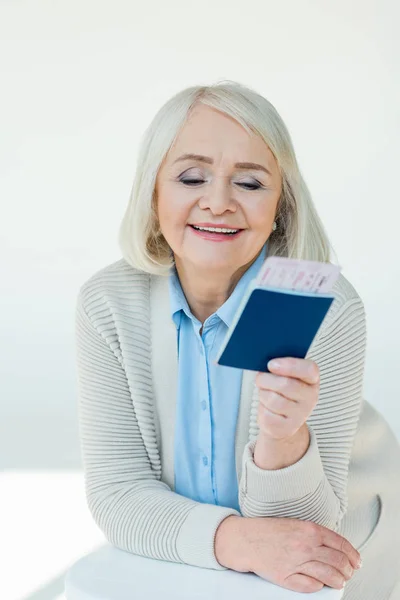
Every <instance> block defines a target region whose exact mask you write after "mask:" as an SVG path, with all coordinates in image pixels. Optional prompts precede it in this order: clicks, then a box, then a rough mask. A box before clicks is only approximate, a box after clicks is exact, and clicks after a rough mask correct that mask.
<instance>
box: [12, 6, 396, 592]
mask: <svg viewBox="0 0 400 600" xmlns="http://www.w3.org/2000/svg"><path fill="white" fill-rule="evenodd" d="M399 17H400V15H399V5H398V3H397V2H396V0H393V1H388V0H386V1H385V0H352V1H351V2H348V0H329V1H323V0H322V1H321V0H279V1H276V0H275V1H272V0H259V1H255V0H249V1H247V2H242V1H240V2H238V1H236V0H229V2H228V1H225V0H219V1H218V0H214V1H211V0H203V1H202V2H196V3H195V2H189V1H188V0H185V1H183V0H182V1H177V0H169V1H168V2H162V1H161V0H159V1H158V2H144V3H138V2H134V1H132V0H131V1H122V0H113V1H109V2H104V1H100V0H90V1H88V0H80V1H79V2H78V1H77V0H68V2H67V1H50V0H49V1H46V2H45V1H37V0H36V1H33V0H32V1H30V2H27V1H19V0H14V1H11V0H10V1H0V66H1V73H0V75H1V94H0V199H1V220H0V236H1V238H0V244H1V247H0V250H1V253H0V269H1V270H0V275H1V312H0V315H1V317H0V318H1V340H2V344H1V360H0V370H1V373H0V376H1V395H0V402H1V419H0V427H1V431H0V434H1V435H0V444H1V447H0V461H1V472H0V477H1V482H0V484H1V493H0V509H1V510H0V519H1V522H0V528H1V529H0V530H1V541H0V550H1V551H4V552H7V561H8V564H7V569H5V570H4V573H3V574H2V577H1V582H0V588H4V590H1V591H0V596H1V597H2V598H6V599H7V600H15V599H19V598H25V599H26V600H27V599H28V598H29V599H30V600H47V599H50V598H56V597H58V595H60V594H61V593H62V589H63V587H62V581H63V576H64V572H65V569H67V568H68V566H69V565H70V564H72V563H73V562H74V561H75V560H76V559H77V558H78V557H79V556H81V555H82V554H84V553H86V552H87V551H88V550H89V549H90V548H91V547H92V546H94V545H95V544H97V543H101V542H102V541H103V540H104V538H103V536H102V534H101V532H99V530H98V529H97V527H96V526H95V525H94V524H93V523H92V522H91V517H90V514H89V512H88V510H87V508H86V504H85V498H84V492H83V477H82V471H81V462H80V454H79V446H78V433H77V414H76V402H77V391H76V372H75V347H74V309H75V301H76V296H77V293H78V289H79V287H80V285H82V283H83V282H84V281H85V280H86V279H87V278H88V277H89V276H91V275H92V274H93V273H94V272H95V271H96V270H98V269H100V268H102V267H103V266H105V265H106V264H109V263H111V262H113V261H115V260H118V259H119V258H120V257H121V254H120V251H119V247H118V243H117V234H118V228H119V225H120V222H121V219H122V216H123V213H124V211H125V208H126V205H127V202H128V198H129V194H130V190H131V185H132V181H133V174H134V170H135V160H136V154H137V150H138V142H139V138H140V136H141V135H142V133H143V131H144V129H145V127H147V125H148V124H149V122H150V121H151V119H152V118H153V116H154V114H155V113H156V111H157V110H158V109H159V108H160V106H161V105H162V104H163V103H164V102H165V101H166V100H167V99H168V98H170V97H171V95H173V94H175V93H176V92H177V91H179V90H180V89H182V88H184V87H186V86H188V85H194V84H211V83H215V82H216V81H217V80H220V79H232V80H236V81H239V82H240V83H243V84H246V85H249V86H251V87H253V88H255V89H256V90H257V91H258V92H260V93H261V94H263V95H264V96H265V97H266V98H268V100H269V101H270V102H272V103H273V104H274V106H275V107H276V108H277V110H278V112H279V113H280V114H281V116H282V118H283V119H284V121H285V123H286V124H287V126H288V128H289V131H290V134H291V136H292V139H293V142H294V146H295V150H296V153H297V157H298V161H299V164H300V168H301V170H302V173H303V176H304V178H305V180H306V182H307V184H308V186H309V188H310V190H311V193H312V196H313V199H314V202H315V204H316V206H317V210H318V211H319V214H320V215H321V218H322V220H323V222H324V225H325V227H326V229H327V231H328V234H329V236H330V238H331V240H332V243H333V246H334V248H335V251H336V254H337V257H338V261H339V264H341V266H342V268H343V271H342V272H343V274H344V275H345V277H346V278H347V279H348V280H349V281H350V282H351V283H352V284H353V285H354V287H355V288H356V290H357V291H358V293H359V295H360V296H361V298H362V299H363V301H364V305H365V308H366V313H367V333H368V346H367V360H366V366H365V388H364V395H365V398H366V399H367V400H368V401H369V402H370V403H372V404H373V405H374V406H376V407H377V408H378V409H379V410H380V411H381V412H382V414H383V415H384V416H385V418H386V419H387V420H388V421H389V423H390V424H391V426H392V427H393V430H394V431H395V433H396V435H397V436H398V437H399V439H400V408H399V404H400V391H399V358H400V351H399V347H398V343H399V342H398V340H399V336H400V318H399V306H400V284H399V281H400V268H399V258H400V252H399V241H398V229H399V226H398V219H399V216H400V214H399V212H400V211H399V202H400V195H399V190H398V175H399V170H400V169H399V159H400V155H399V149H398V144H399V141H398V140H399V134H400V108H399V107H400V76H399V66H400V47H399V46H400V44H399V36H398V22H399ZM3 520H4V522H3ZM2 564H3V567H4V561H2ZM2 571H3V569H2ZM21 573H23V576H22V575H21ZM42 586H43V587H42Z"/></svg>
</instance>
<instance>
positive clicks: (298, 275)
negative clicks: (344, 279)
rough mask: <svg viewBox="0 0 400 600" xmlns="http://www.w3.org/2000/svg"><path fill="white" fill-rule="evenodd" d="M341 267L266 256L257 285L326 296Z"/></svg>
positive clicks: (311, 261) (325, 263)
mask: <svg viewBox="0 0 400 600" xmlns="http://www.w3.org/2000/svg"><path fill="white" fill-rule="evenodd" d="M340 271H341V267H340V266H339V265H333V264H331V263H327V262H319V261H313V260H302V259H292V258H287V257H285V256H268V258H266V260H265V261H264V264H263V265H262V267H261V269H260V271H259V273H258V275H257V277H256V283H257V285H261V286H265V287H274V288H282V289H290V290H297V291H303V292H314V293H317V294H327V293H329V292H330V291H331V289H332V287H333V285H334V283H335V282H336V280H337V279H338V277H339V274H340Z"/></svg>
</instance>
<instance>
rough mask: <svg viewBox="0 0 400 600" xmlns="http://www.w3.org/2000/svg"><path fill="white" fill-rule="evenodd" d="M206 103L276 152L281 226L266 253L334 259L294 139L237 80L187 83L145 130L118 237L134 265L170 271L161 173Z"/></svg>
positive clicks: (274, 114)
mask: <svg viewBox="0 0 400 600" xmlns="http://www.w3.org/2000/svg"><path fill="white" fill-rule="evenodd" d="M198 103H202V104H205V105H207V106H210V107H212V108H214V109H216V110H218V111H220V112H222V113H225V114H226V115H228V116H230V117H233V118H234V119H235V120H236V121H237V122H238V123H240V125H242V127H243V128H244V129H245V130H246V131H247V132H248V133H249V134H251V133H252V132H253V133H255V134H257V135H259V136H260V137H261V138H262V139H263V140H264V142H265V143H266V144H267V146H268V147H269V148H270V150H271V152H272V153H273V155H274V157H275V159H276V161H277V164H278V167H279V169H280V173H281V177H282V193H281V196H280V198H279V201H278V205H277V211H276V217H275V220H276V223H277V227H276V229H275V231H272V232H271V234H270V235H269V238H268V255H269V256H272V255H275V256H287V257H289V258H303V259H306V260H317V261H322V262H330V260H331V251H332V250H333V249H332V246H331V244H330V242H329V239H328V236H327V233H326V231H325V229H324V227H323V224H322V222H321V219H320V218H319V216H318V214H317V211H316V208H315V206H314V203H313V201H312V198H311V194H310V192H309V190H308V188H307V185H306V183H305V181H304V179H303V177H302V175H301V173H300V169H299V166H298V164H297V159H296V155H295V152H294V148H293V143H292V140H291V138H290V135H289V132H288V130H287V127H286V125H285V124H284V122H283V120H282V118H281V117H280V115H279V114H278V112H277V110H276V109H275V108H274V106H273V105H272V104H271V103H270V102H269V101H268V100H266V98H264V97H263V96H261V95H260V94H258V93H257V92H255V91H254V90H252V89H250V88H249V87H246V86H244V85H242V84H240V83H237V82H234V81H229V80H228V81H223V82H220V83H216V84H214V85H210V86H192V87H188V88H186V89H184V90H182V91H180V92H178V93H177V94H176V95H174V96H173V97H172V98H170V99H169V100H168V101H167V102H166V103H165V104H164V105H163V106H162V107H161V109H160V110H159V111H158V112H157V114H156V115H155V117H154V118H153V120H152V122H151V123H150V125H149V126H148V127H147V129H146V130H145V132H144V134H143V136H142V139H141V144H140V147H139V152H138V160H137V168H136V173H135V178H134V182H133V186H132V191H131V195H130V199H129V203H128V206H127V209H126V211H125V215H124V217H123V220H122V223H121V227H120V231H119V237H118V242H119V245H120V248H121V251H122V255H123V257H124V258H125V260H126V261H127V262H128V263H129V264H130V265H131V266H132V267H134V268H135V269H139V270H141V271H145V272H147V273H151V274H154V275H168V274H169V272H170V268H171V266H172V265H173V264H174V263H173V255H172V251H171V248H170V246H169V244H168V243H167V241H166V239H165V238H164V236H163V235H162V233H161V231H160V229H159V224H158V219H157V213H156V204H155V202H156V195H155V184H156V178H157V173H158V171H159V169H160V166H161V164H162V163H163V161H164V159H165V157H166V155H167V153H168V151H169V149H170V148H171V146H172V145H173V143H174V142H175V140H176V138H177V137H178V135H179V133H180V131H181V129H182V128H183V126H184V125H185V123H186V120H187V118H188V116H189V113H190V111H191V110H192V109H193V107H194V106H195V105H196V104H198Z"/></svg>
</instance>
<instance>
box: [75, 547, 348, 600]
mask: <svg viewBox="0 0 400 600" xmlns="http://www.w3.org/2000/svg"><path fill="white" fill-rule="evenodd" d="M342 596H343V591H342V590H335V589H333V588H331V587H328V586H325V587H323V588H322V590H320V591H319V592H314V593H311V594H309V593H307V595H304V593H298V592H292V591H290V590H287V589H285V588H282V587H280V586H277V585H274V584H272V583H270V582H268V581H266V580H265V579H262V578H261V577H258V575H255V574H254V573H238V572H237V571H232V570H227V571H216V570H215V569H203V568H199V567H192V566H190V565H186V564H182V563H173V562H167V561H161V560H155V559H151V558H144V557H142V556H137V555H135V554H131V553H129V552H124V551H123V550H119V549H118V548H115V547H114V546H112V545H106V546H104V547H101V548H99V549H98V550H96V551H94V552H91V553H90V554H88V555H87V556H84V557H83V558H81V559H79V560H78V561H77V562H76V563H75V564H74V565H73V566H72V567H71V568H70V569H69V571H68V572H67V575H66V578H65V598H66V600H153V599H154V600H155V599H157V600H188V599H190V600H213V599H215V600H235V599H237V600H243V598H251V600H305V599H306V598H310V600H311V598H312V599H314V598H315V599H318V600H339V599H340V598H342Z"/></svg>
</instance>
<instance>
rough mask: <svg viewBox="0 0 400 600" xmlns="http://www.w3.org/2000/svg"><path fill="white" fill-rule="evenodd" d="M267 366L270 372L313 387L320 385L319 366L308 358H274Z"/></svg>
mask: <svg viewBox="0 0 400 600" xmlns="http://www.w3.org/2000/svg"><path fill="white" fill-rule="evenodd" d="M275 364H276V366H275ZM267 366H268V369H269V370H270V371H272V372H274V373H277V374H279V375H285V376H287V377H295V378H297V379H301V380H302V381H305V382H306V383H309V384H312V385H314V384H316V383H319V378H320V375H319V368H318V365H317V364H316V363H315V362H314V361H313V360H310V359H307V358H293V357H284V358H279V359H278V358H277V359H275V358H274V359H273V360H272V361H271V360H270V361H269V362H268V365H267Z"/></svg>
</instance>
